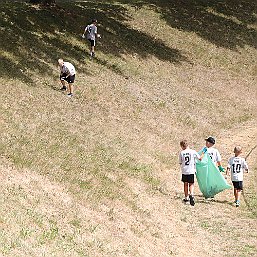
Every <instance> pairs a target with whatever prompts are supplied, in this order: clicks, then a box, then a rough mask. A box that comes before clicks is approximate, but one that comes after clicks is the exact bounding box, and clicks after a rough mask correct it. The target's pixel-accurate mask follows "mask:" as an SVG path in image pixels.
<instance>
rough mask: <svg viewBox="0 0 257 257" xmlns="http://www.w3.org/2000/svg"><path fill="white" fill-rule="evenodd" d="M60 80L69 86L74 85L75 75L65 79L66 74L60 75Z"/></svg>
mask: <svg viewBox="0 0 257 257" xmlns="http://www.w3.org/2000/svg"><path fill="white" fill-rule="evenodd" d="M60 80H65V81H67V82H68V83H69V84H72V83H74V81H75V74H74V75H72V76H68V77H66V74H61V75H60Z"/></svg>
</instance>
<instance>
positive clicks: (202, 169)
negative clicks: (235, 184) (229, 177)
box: [196, 153, 231, 198]
mask: <svg viewBox="0 0 257 257" xmlns="http://www.w3.org/2000/svg"><path fill="white" fill-rule="evenodd" d="M196 178H197V182H198V185H199V188H200V190H201V192H202V193H203V196H204V197H205V198H209V197H213V196H214V195H216V194H218V193H220V192H221V191H223V190H225V189H229V188H231V186H230V185H229V184H228V183H227V181H226V180H225V178H224V177H223V176H222V174H221V173H220V172H219V170H218V168H217V166H216V165H215V164H214V162H213V161H212V159H211V158H210V156H209V154H206V153H205V154H204V157H203V159H202V161H197V163H196Z"/></svg>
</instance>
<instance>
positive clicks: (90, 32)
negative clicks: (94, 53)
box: [86, 24, 97, 40]
mask: <svg viewBox="0 0 257 257" xmlns="http://www.w3.org/2000/svg"><path fill="white" fill-rule="evenodd" d="M86 31H87V39H90V40H95V35H96V34H97V27H96V25H95V24H90V25H88V26H87V28H86Z"/></svg>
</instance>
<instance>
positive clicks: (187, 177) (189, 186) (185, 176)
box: [179, 140, 202, 206]
mask: <svg viewBox="0 0 257 257" xmlns="http://www.w3.org/2000/svg"><path fill="white" fill-rule="evenodd" d="M180 146H181V148H182V151H181V152H180V154H179V164H180V165H181V171H182V182H183V183H184V194H185V198H184V199H183V201H184V202H188V201H190V204H191V205H192V206H194V205H195V201H194V176H195V171H196V168H195V163H196V159H198V160H201V159H202V156H200V155H199V154H198V153H197V152H196V151H195V150H192V149H190V148H189V146H188V143H187V140H182V141H181V142H180ZM188 191H189V192H188Z"/></svg>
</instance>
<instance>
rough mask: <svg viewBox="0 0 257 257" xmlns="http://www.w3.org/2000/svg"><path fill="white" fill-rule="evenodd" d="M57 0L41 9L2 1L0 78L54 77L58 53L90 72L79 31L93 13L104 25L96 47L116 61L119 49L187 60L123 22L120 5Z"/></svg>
mask: <svg viewBox="0 0 257 257" xmlns="http://www.w3.org/2000/svg"><path fill="white" fill-rule="evenodd" d="M58 4H60V5H57V6H54V7H48V8H43V7H40V6H34V5H30V4H28V3H26V2H22V1H21V2H12V1H6V3H5V5H2V6H0V11H1V14H2V16H1V18H0V36H1V42H0V51H1V53H2V54H1V68H0V72H1V73H0V77H4V78H17V79H19V80H21V81H24V82H26V83H30V84H33V80H32V78H31V77H30V73H31V72H37V73H38V74H40V75H41V76H44V75H47V76H56V74H55V72H57V68H56V71H54V70H53V64H54V65H55V64H56V62H57V59H58V58H61V57H62V58H64V59H65V60H68V61H71V62H73V63H74V62H75V64H78V66H79V71H81V72H84V73H86V74H90V69H89V66H90V62H89V61H88V60H87V59H85V58H86V56H87V52H88V45H87V44H86V43H85V41H83V40H82V38H81V35H82V33H83V30H84V28H85V26H86V25H87V24H86V23H87V22H88V21H89V20H90V19H91V18H92V17H97V18H98V19H99V20H100V21H101V23H102V24H103V26H102V27H101V25H100V26H99V27H100V28H101V30H102V33H103V34H104V38H103V40H102V41H101V43H100V44H99V46H98V49H97V50H98V51H102V52H103V53H104V54H111V55H113V56H114V57H115V58H117V61H118V60H119V58H122V55H123V54H137V56H139V57H141V58H147V57H149V56H155V57H156V58H158V59H160V60H163V61H169V62H174V63H180V62H182V61H187V59H186V57H184V56H183V55H182V54H181V52H180V51H179V50H177V49H172V48H169V47H168V46H166V45H165V44H164V42H162V41H161V40H156V39H155V38H153V37H151V36H149V35H147V34H145V33H142V32H140V31H137V30H134V29H132V28H130V27H128V26H126V25H125V24H124V21H126V20H127V19H128V18H129V17H128V14H127V10H126V8H125V7H123V6H122V5H118V4H116V3H101V2H95V3H91V2H83V1H72V2H61V3H58ZM96 61H97V62H98V63H99V64H101V65H104V66H106V67H107V68H110V69H112V70H113V71H114V72H117V73H119V74H122V73H123V71H122V70H119V68H118V67H117V66H115V67H114V66H112V65H110V64H109V63H108V61H106V60H100V59H96ZM75 66H76V65H75Z"/></svg>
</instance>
